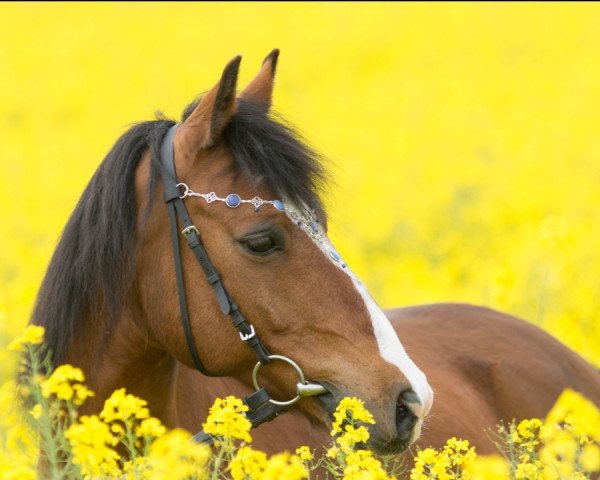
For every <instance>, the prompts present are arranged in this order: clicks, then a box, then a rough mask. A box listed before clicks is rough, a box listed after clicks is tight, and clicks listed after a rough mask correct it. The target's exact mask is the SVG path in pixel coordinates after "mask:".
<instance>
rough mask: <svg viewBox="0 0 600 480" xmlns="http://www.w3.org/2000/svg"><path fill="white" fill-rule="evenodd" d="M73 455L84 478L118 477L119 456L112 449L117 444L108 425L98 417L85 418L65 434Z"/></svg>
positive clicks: (74, 461)
mask: <svg viewBox="0 0 600 480" xmlns="http://www.w3.org/2000/svg"><path fill="white" fill-rule="evenodd" d="M65 437H66V438H67V440H69V443H70V445H71V451H72V454H73V463H74V464H76V465H79V466H80V468H81V473H82V474H83V475H84V476H90V477H98V476H101V475H118V474H119V473H120V469H119V467H118V463H117V462H118V460H119V454H118V453H117V452H116V451H115V450H114V449H113V448H112V447H114V446H115V445H116V444H117V438H116V437H114V436H113V435H112V434H111V432H110V429H109V427H108V425H107V424H106V423H104V422H102V420H100V418H98V417H97V416H96V415H92V416H83V417H81V418H80V419H79V422H78V423H75V424H73V425H71V426H70V427H69V428H68V429H67V431H66V432H65Z"/></svg>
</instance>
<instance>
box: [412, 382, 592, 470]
mask: <svg viewBox="0 0 600 480" xmlns="http://www.w3.org/2000/svg"><path fill="white" fill-rule="evenodd" d="M499 432H500V435H501V436H500V439H501V440H500V442H499V444H498V447H499V449H500V451H501V452H502V454H503V456H504V458H502V457H500V456H498V455H494V456H485V457H477V456H476V455H475V452H474V450H473V449H472V448H469V446H468V442H465V441H458V440H456V439H454V438H453V439H451V440H449V441H448V443H447V444H446V446H445V447H444V449H443V450H442V451H441V452H438V451H437V450H435V449H433V448H427V449H424V450H421V451H420V452H419V453H418V454H417V457H416V458H415V466H414V468H413V469H412V471H411V477H410V478H411V480H425V479H439V480H450V479H453V480H509V479H510V480H567V479H569V480H583V479H587V478H592V476H593V475H598V473H600V409H598V407H596V406H595V405H594V404H593V403H592V402H590V401H589V400H587V399H586V398H585V397H583V396H582V395H581V394H579V393H577V392H574V391H572V390H565V391H564V392H563V393H562V394H561V396H560V397H559V398H558V400H557V402H556V403H555V405H554V407H553V408H552V409H551V411H550V412H549V413H548V416H547V417H546V419H545V420H544V421H542V420H540V419H537V418H532V419H525V420H522V421H521V422H520V423H519V424H517V425H515V424H514V423H512V424H511V425H510V426H509V427H508V429H506V428H505V427H504V426H501V427H499Z"/></svg>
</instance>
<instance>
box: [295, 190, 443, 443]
mask: <svg viewBox="0 0 600 480" xmlns="http://www.w3.org/2000/svg"><path fill="white" fill-rule="evenodd" d="M285 212H286V214H287V215H288V217H289V218H290V219H291V220H292V222H294V223H295V224H296V225H297V226H298V227H299V228H300V229H302V230H303V231H304V232H305V233H306V234H307V235H308V237H309V238H310V239H311V240H313V241H314V242H315V244H316V245H317V246H318V247H319V249H320V250H321V251H322V252H323V253H324V254H325V256H326V257H327V258H329V260H331V262H332V263H333V264H334V265H336V266H337V267H338V268H339V269H340V270H342V271H343V272H345V273H346V274H347V275H348V276H349V277H350V278H351V280H352V283H353V284H354V287H355V288H356V290H357V292H358V293H359V294H360V296H361V297H362V299H363V301H364V302H365V307H366V308H367V311H368V312H369V315H370V317H371V322H372V324H373V332H374V333H375V338H376V340H377V346H378V347H379V353H380V355H381V357H382V358H383V359H384V360H385V361H386V362H388V363H391V364H392V365H395V366H396V367H398V369H399V370H400V372H402V374H403V375H404V376H405V377H406V379H407V380H408V382H409V383H410V385H411V387H412V389H413V390H414V392H415V393H416V394H417V395H418V396H419V399H420V400H421V403H422V406H421V407H418V406H417V407H415V406H414V405H411V408H412V410H413V411H414V413H415V415H417V416H418V417H419V422H418V424H417V425H416V426H415V429H414V434H413V439H415V438H417V437H418V436H419V433H420V427H421V421H422V419H423V417H424V416H425V415H427V413H428V412H429V410H430V409H431V404H432V402H433V391H432V390H431V387H430V386H429V383H427V378H426V376H425V374H424V373H423V372H422V371H421V370H420V369H419V368H418V367H417V366H416V365H415V363H414V362H413V361H412V360H411V359H410V358H409V357H408V354H407V353H406V350H404V347H403V346H402V344H401V343H400V339H399V338H398V335H397V334H396V331H395V330H394V327H392V324H391V323H390V321H389V319H388V318H387V317H386V315H385V313H383V311H382V310H381V308H379V306H378V305H377V303H376V302H375V300H373V297H371V294H370V293H369V292H368V290H367V288H366V287H365V285H364V284H363V283H362V281H361V280H360V279H359V278H358V277H357V276H356V274H355V273H354V272H352V270H350V268H349V267H348V265H346V263H345V262H344V261H343V260H342V258H341V257H340V256H339V254H338V253H337V251H336V250H335V248H334V247H333V245H332V244H331V241H330V240H329V238H328V237H327V235H326V234H325V232H323V230H322V229H321V227H320V226H319V225H318V224H317V222H316V220H315V219H314V218H313V217H312V216H311V215H310V214H306V213H304V212H305V210H301V209H299V208H297V207H296V206H295V205H292V204H291V203H290V202H285Z"/></svg>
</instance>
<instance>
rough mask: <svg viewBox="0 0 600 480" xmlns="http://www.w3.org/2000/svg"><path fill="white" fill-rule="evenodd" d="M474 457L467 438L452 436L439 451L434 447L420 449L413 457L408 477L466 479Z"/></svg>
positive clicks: (414, 478)
mask: <svg viewBox="0 0 600 480" xmlns="http://www.w3.org/2000/svg"><path fill="white" fill-rule="evenodd" d="M476 457H477V455H476V453H475V448H474V447H469V442H468V441H467V440H458V439H457V438H456V437H452V438H451V439H449V440H448V441H447V442H446V445H445V446H444V448H443V449H442V451H441V452H439V451H437V450H436V449H434V448H426V449H424V450H420V451H419V452H418V453H417V456H416V457H415V466H414V467H413V469H412V470H411V474H410V478H411V480H421V479H425V478H437V479H440V480H446V479H448V480H449V479H454V478H462V479H465V480H466V479H467V478H468V477H469V475H470V471H471V466H472V464H473V462H474V460H475V458H476ZM459 475H460V476H459Z"/></svg>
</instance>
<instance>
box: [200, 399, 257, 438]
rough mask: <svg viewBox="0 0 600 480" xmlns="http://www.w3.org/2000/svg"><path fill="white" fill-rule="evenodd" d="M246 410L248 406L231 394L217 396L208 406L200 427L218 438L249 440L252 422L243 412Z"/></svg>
mask: <svg viewBox="0 0 600 480" xmlns="http://www.w3.org/2000/svg"><path fill="white" fill-rule="evenodd" d="M247 411H248V406H247V405H246V404H244V403H243V402H242V401H241V400H240V399H239V398H236V397H233V396H229V397H226V398H223V399H222V398H218V399H216V400H215V403H214V404H213V406H212V407H211V408H210V410H209V412H208V417H207V418H206V422H205V423H203V424H202V428H203V429H204V431H205V432H206V433H209V434H211V435H214V436H215V437H218V438H220V439H226V440H232V439H237V440H242V441H244V442H251V441H252V437H251V436H250V429H251V428H252V424H251V423H250V420H248V419H247V418H246V415H245V414H244V412H247Z"/></svg>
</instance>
